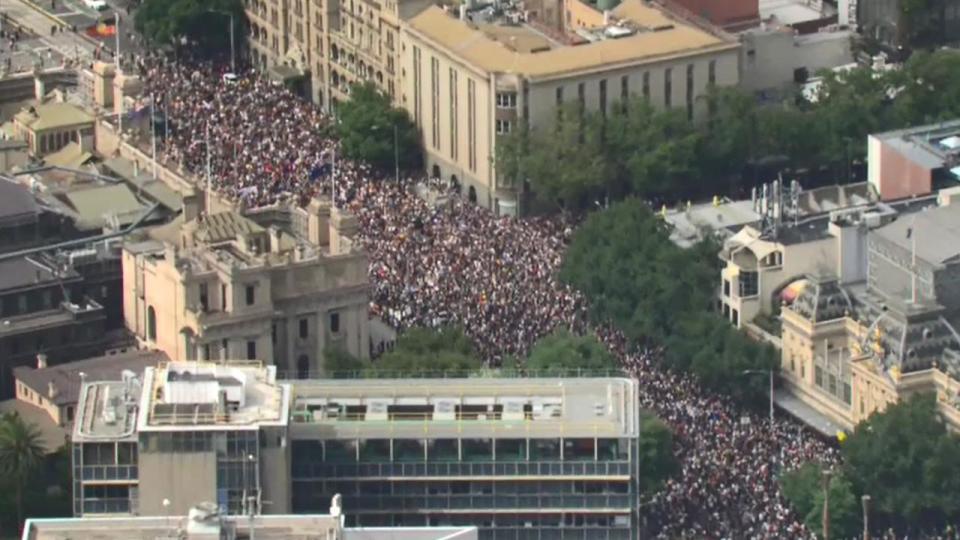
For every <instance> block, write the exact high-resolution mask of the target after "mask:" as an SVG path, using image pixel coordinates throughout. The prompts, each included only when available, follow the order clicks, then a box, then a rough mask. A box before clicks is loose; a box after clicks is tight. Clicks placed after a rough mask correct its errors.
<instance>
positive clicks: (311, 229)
mask: <svg viewBox="0 0 960 540" xmlns="http://www.w3.org/2000/svg"><path fill="white" fill-rule="evenodd" d="M307 214H308V216H307V240H309V241H310V243H311V244H313V245H315V246H318V247H319V246H325V245H327V244H329V243H330V230H329V228H330V200H329V199H321V198H319V197H314V198H313V199H312V200H311V201H310V204H308V205H307Z"/></svg>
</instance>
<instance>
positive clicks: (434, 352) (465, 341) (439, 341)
mask: <svg viewBox="0 0 960 540" xmlns="http://www.w3.org/2000/svg"><path fill="white" fill-rule="evenodd" d="M323 356H324V361H325V364H324V373H325V376H328V377H332V378H352V377H406V376H417V377H428V376H444V375H459V376H465V375H468V374H470V373H473V372H476V371H478V370H480V368H481V367H482V363H481V362H480V359H479V357H478V356H477V354H476V351H475V350H474V348H473V343H472V342H471V341H470V338H469V337H467V335H466V334H464V333H463V330H462V329H460V328H457V327H452V326H447V327H442V328H436V329H434V328H422V327H417V328H411V329H409V330H407V331H406V332H404V333H402V334H400V336H399V337H398V338H397V341H396V343H394V346H393V348H392V349H391V350H390V351H388V352H387V353H385V354H383V355H382V356H380V357H379V358H377V359H375V360H373V361H365V360H361V359H358V358H356V357H354V356H353V355H351V354H350V353H349V352H347V351H344V350H343V349H339V348H328V349H327V350H325V351H324V353H323Z"/></svg>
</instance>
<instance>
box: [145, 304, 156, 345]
mask: <svg viewBox="0 0 960 540" xmlns="http://www.w3.org/2000/svg"><path fill="white" fill-rule="evenodd" d="M147 339H149V340H150V341H156V340H157V312H156V311H154V309H153V306H149V307H148V308H147Z"/></svg>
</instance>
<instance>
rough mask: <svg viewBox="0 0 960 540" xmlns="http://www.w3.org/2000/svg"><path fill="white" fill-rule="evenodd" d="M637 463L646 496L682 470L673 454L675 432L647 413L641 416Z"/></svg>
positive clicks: (641, 488) (642, 489) (641, 486)
mask: <svg viewBox="0 0 960 540" xmlns="http://www.w3.org/2000/svg"><path fill="white" fill-rule="evenodd" d="M637 462H638V463H639V467H640V470H639V471H638V472H639V476H640V490H641V492H642V493H643V494H645V495H650V494H653V493H655V492H656V491H657V490H659V489H660V487H661V486H662V485H663V482H664V481H666V480H667V479H668V478H670V477H671V476H673V475H674V474H676V472H677V471H679V470H680V465H679V463H678V462H677V458H676V456H675V455H674V453H673V432H672V431H671V430H670V427H669V426H667V424H665V423H664V422H663V420H660V419H659V418H657V417H656V416H654V415H653V414H652V413H650V412H646V411H645V412H642V413H641V414H640V434H639V438H638V442H637Z"/></svg>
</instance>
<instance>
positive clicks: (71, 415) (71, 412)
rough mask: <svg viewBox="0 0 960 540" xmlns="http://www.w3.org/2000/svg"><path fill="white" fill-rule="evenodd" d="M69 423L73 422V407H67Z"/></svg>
mask: <svg viewBox="0 0 960 540" xmlns="http://www.w3.org/2000/svg"><path fill="white" fill-rule="evenodd" d="M67 422H73V405H68V406H67Z"/></svg>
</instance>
